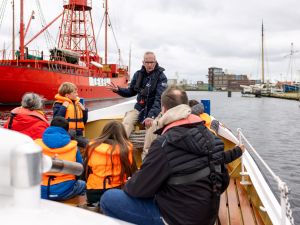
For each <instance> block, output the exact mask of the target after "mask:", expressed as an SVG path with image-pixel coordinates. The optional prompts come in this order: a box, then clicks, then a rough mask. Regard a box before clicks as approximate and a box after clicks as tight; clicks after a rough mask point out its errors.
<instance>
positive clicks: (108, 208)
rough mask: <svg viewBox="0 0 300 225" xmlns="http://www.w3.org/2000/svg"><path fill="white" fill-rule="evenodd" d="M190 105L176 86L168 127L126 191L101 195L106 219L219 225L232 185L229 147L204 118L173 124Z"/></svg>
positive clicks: (165, 109) (167, 104) (166, 96)
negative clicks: (222, 200) (227, 158)
mask: <svg viewBox="0 0 300 225" xmlns="http://www.w3.org/2000/svg"><path fill="white" fill-rule="evenodd" d="M187 104H188V98H187V95H186V92H184V91H182V90H181V89H179V88H177V87H171V88H168V89H167V90H166V91H165V92H164V93H163V95H162V113H163V116H162V117H161V118H160V122H161V123H162V124H164V126H163V127H162V129H160V130H158V131H157V132H158V133H160V134H161V136H159V137H158V138H157V139H156V140H154V141H153V143H152V145H151V147H150V149H149V152H148V154H147V155H146V157H145V159H144V161H143V164H142V166H141V168H140V170H138V171H137V172H136V173H134V174H133V176H132V177H131V178H130V179H129V180H128V181H127V183H126V184H125V187H124V190H109V191H107V192H106V193H105V194H104V195H103V196H102V199H101V201H100V206H101V209H102V211H103V212H104V214H106V215H108V216H111V217H115V218H118V219H121V220H125V221H127V222H131V223H135V224H145V225H147V224H169V225H173V224H175V225H177V224H190V225H198V224H199V225H200V224H201V225H213V224H214V223H215V221H216V219H217V215H218V209H219V203H220V194H221V192H222V191H224V189H225V188H226V187H227V185H228V172H227V170H226V169H225V163H224V144H223V142H222V140H221V139H219V138H218V137H217V136H215V135H213V134H212V133H211V132H210V131H209V130H208V129H207V128H206V127H205V126H204V121H202V120H201V118H200V117H199V116H196V115H193V114H191V113H190V114H188V115H187V116H186V118H184V119H180V120H178V119H175V120H173V121H172V120H170V118H172V116H173V114H174V113H178V112H180V111H182V112H183V111H185V110H184V109H189V110H190V108H189V106H188V105H187ZM164 121H168V122H167V123H164ZM224 175H227V177H226V176H224ZM226 179H227V180H226Z"/></svg>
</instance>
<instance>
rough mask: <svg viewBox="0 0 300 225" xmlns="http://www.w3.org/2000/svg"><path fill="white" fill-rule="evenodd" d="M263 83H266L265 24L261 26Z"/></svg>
mask: <svg viewBox="0 0 300 225" xmlns="http://www.w3.org/2000/svg"><path fill="white" fill-rule="evenodd" d="M261 82H262V84H264V83H265V55H264V22H262V26H261Z"/></svg>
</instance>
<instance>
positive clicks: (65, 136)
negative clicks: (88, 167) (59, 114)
mask: <svg viewBox="0 0 300 225" xmlns="http://www.w3.org/2000/svg"><path fill="white" fill-rule="evenodd" d="M42 140H43V142H44V144H45V145H47V146H48V147H49V148H52V149H55V148H61V147H64V146H66V145H68V144H69V143H70V141H71V137H70V135H69V133H68V132H67V131H66V130H65V129H63V128H61V127H55V126H50V127H48V128H47V129H46V130H45V132H44V134H43V138H42ZM76 162H79V163H81V164H83V160H82V157H81V154H80V151H79V150H78V149H77V153H76ZM75 183H76V180H69V181H65V182H62V183H59V184H54V185H51V187H50V198H51V199H52V200H59V199H61V197H63V196H65V195H67V194H68V193H70V192H71V191H72V190H73V186H74V184H75ZM47 189H48V188H47V186H44V185H41V195H42V198H43V199H48V196H47Z"/></svg>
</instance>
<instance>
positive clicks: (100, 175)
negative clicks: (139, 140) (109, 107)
mask: <svg viewBox="0 0 300 225" xmlns="http://www.w3.org/2000/svg"><path fill="white" fill-rule="evenodd" d="M84 161H85V163H84V167H85V177H86V179H87V190H86V195H87V199H88V203H89V204H93V205H95V204H96V205H97V204H98V203H99V201H100V198H101V195H102V194H103V193H104V192H105V191H106V190H108V189H111V188H122V187H123V186H124V184H125V182H126V180H127V179H128V177H131V176H132V174H133V173H134V172H135V170H136V164H135V161H134V158H133V146H132V144H131V143H130V142H129V140H128V138H127V135H126V132H125V129H124V126H123V125H122V123H121V122H119V121H111V122H109V123H107V124H106V125H105V126H104V128H103V131H102V134H101V135H100V136H99V137H98V138H97V139H95V140H93V141H91V143H90V144H89V145H88V147H87V150H86V153H85V160H84Z"/></svg>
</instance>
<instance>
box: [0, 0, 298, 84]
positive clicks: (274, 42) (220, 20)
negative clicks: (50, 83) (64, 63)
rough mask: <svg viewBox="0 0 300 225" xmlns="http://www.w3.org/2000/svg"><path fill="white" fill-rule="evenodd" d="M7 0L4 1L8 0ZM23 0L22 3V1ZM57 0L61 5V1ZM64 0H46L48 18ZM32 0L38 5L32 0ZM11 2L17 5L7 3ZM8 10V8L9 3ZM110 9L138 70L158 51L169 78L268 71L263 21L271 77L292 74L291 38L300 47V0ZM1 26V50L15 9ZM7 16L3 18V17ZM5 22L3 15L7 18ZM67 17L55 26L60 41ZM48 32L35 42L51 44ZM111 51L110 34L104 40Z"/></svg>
mask: <svg viewBox="0 0 300 225" xmlns="http://www.w3.org/2000/svg"><path fill="white" fill-rule="evenodd" d="M1 2H2V1H1ZM16 2H17V3H16V4H19V3H18V2H19V1H16ZM54 2H57V5H54ZM62 2H63V1H62V0H55V1H53V0H51V1H49V0H47V1H46V0H40V3H41V6H42V10H43V12H44V16H45V19H46V21H47V23H48V22H50V21H51V20H52V19H53V18H54V17H55V16H56V15H58V14H59V12H60V10H61V8H62ZM102 2H103V1H102V0H98V1H96V0H94V1H93V9H94V11H93V20H94V27H95V33H96V34H97V33H98V31H99V27H100V23H101V20H102V17H103V8H102ZM25 3H27V4H26V12H25V21H28V17H29V14H30V9H29V8H30V7H31V8H32V9H33V10H35V11H36V12H37V6H36V0H25ZM28 3H30V4H28ZM7 7H8V8H10V7H11V6H10V4H8V6H7ZM7 10H8V9H7ZM109 10H110V11H109V13H110V18H111V21H112V26H113V28H114V32H115V35H116V38H117V40H118V44H119V46H120V48H121V53H122V58H123V61H124V63H125V64H128V58H129V57H128V55H129V49H130V46H131V51H132V65H131V71H132V72H134V71H136V70H137V69H139V68H140V67H141V62H142V57H143V53H144V52H145V51H148V50H150V51H154V52H155V53H156V56H157V60H158V62H159V64H160V65H161V66H162V67H164V68H165V69H166V71H165V73H166V75H167V76H168V77H169V78H175V77H176V76H175V74H178V76H179V77H180V78H186V79H188V80H189V81H197V80H203V81H207V77H206V75H207V71H208V68H209V67H221V68H223V69H224V70H226V71H227V72H228V73H234V74H247V75H249V76H250V78H251V79H258V78H259V77H261V72H260V70H261V69H260V67H261V62H260V57H261V56H260V55H261V53H260V52H261V23H262V20H263V21H264V26H265V55H266V65H265V67H266V70H265V73H266V77H267V78H270V79H272V80H286V79H287V80H290V79H291V72H288V70H289V57H284V56H286V55H289V53H290V48H291V42H293V43H294V50H298V49H299V50H300V1H299V0H272V1H271V0H264V1H262V0H247V1H243V0H226V1H225V0H206V1H204V0H152V1H150V0H110V1H109ZM6 13H7V14H6V16H5V17H4V19H3V22H2V25H1V27H0V32H1V36H2V37H1V38H0V42H1V49H2V48H3V47H2V46H4V43H3V42H4V41H5V46H6V47H7V46H9V45H10V41H9V38H10V36H11V31H10V30H9V29H11V25H10V24H8V23H10V20H11V19H10V15H9V14H10V13H9V11H8V12H6ZM0 19H1V18H0ZM0 22H1V21H0ZM59 26H60V21H59V22H57V23H55V24H53V27H51V29H50V32H51V35H52V37H53V40H54V41H55V40H56V38H57V30H58V27H59ZM39 29H41V23H40V20H39V16H38V15H36V19H35V20H34V21H32V24H31V28H30V31H29V33H28V39H29V38H30V37H31V36H32V35H34V34H35V33H36V32H37V31H38V30H39ZM43 37H44V36H43V35H41V38H39V39H38V40H37V42H36V43H33V44H31V45H30V48H32V49H34V48H38V49H39V50H41V49H43V48H44V50H46V47H45V44H44V43H45V42H44V41H42V38H43ZM97 40H98V41H97V44H98V49H99V52H100V55H101V56H103V55H104V53H103V37H101V36H100V37H99V38H98V39H97ZM109 41H110V43H109V46H110V53H109V59H110V62H112V63H115V62H116V60H117V48H116V45H115V42H114V39H113V36H112V32H110V33H109ZM299 56H300V54H299V55H298V53H295V54H294V62H292V63H291V64H293V67H292V70H293V71H294V72H293V77H292V79H293V80H295V79H296V80H300V73H299V70H300V58H299Z"/></svg>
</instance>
